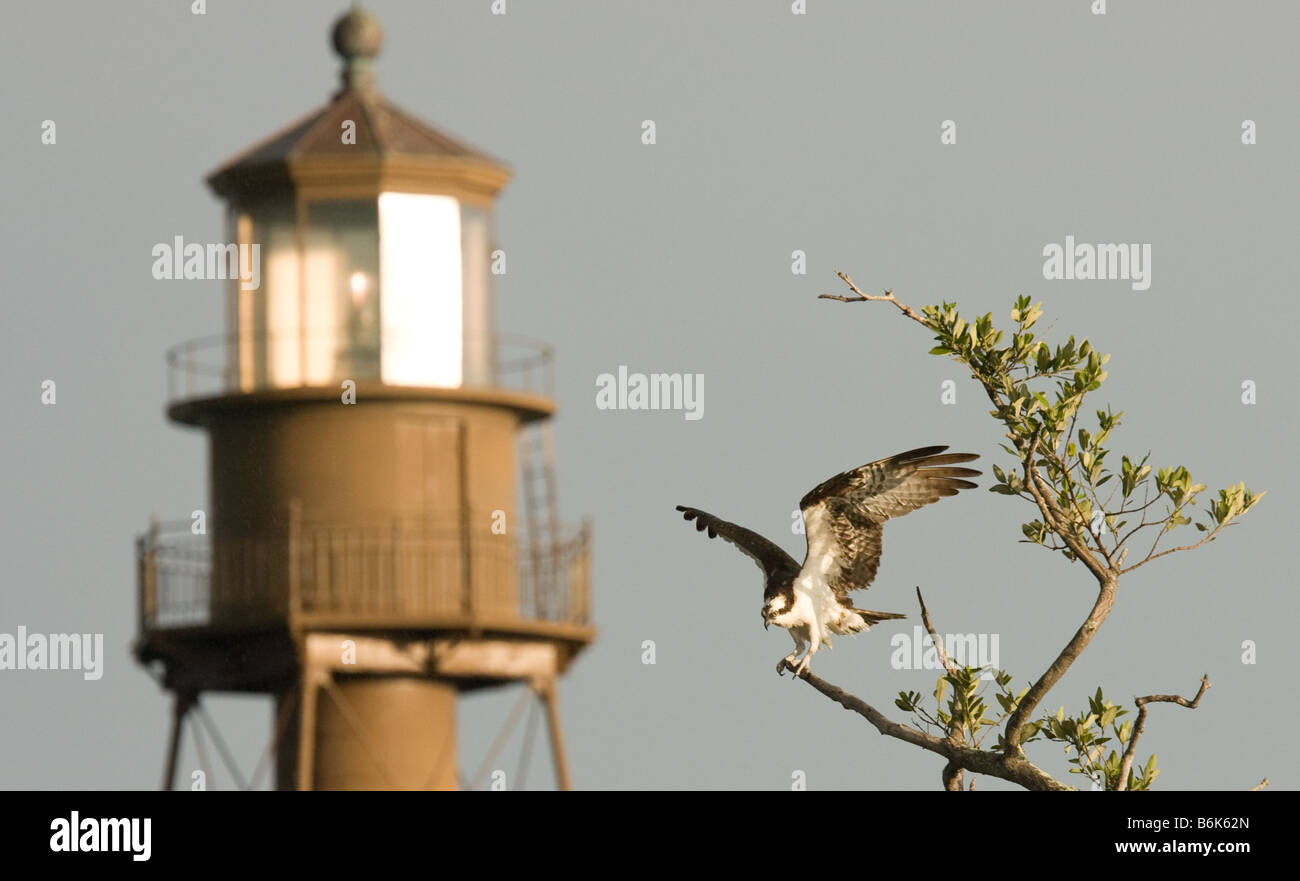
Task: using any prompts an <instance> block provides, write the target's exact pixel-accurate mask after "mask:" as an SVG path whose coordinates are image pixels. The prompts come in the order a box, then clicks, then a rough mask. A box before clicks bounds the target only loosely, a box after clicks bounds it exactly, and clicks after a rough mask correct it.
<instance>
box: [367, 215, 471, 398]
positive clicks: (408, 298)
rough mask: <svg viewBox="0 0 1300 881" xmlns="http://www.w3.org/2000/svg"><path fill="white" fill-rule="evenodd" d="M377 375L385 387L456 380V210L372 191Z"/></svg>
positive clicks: (459, 332)
mask: <svg viewBox="0 0 1300 881" xmlns="http://www.w3.org/2000/svg"><path fill="white" fill-rule="evenodd" d="M379 277H380V297H381V298H382V299H381V302H380V310H379V313H380V317H381V321H382V322H383V349H382V356H381V357H382V363H381V368H380V370H381V375H382V379H383V381H384V382H385V383H388V384H390V385H421V386H440V387H444V388H445V387H458V386H460V385H461V383H462V364H463V355H462V352H463V347H464V339H463V324H464V320H463V314H464V312H463V309H464V304H463V302H462V290H461V244H460V205H459V203H457V201H456V200H455V199H454V198H452V197H451V196H427V195H419V194H415V193H380V194H379Z"/></svg>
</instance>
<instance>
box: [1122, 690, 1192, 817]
mask: <svg viewBox="0 0 1300 881" xmlns="http://www.w3.org/2000/svg"><path fill="white" fill-rule="evenodd" d="M1209 690H1210V674H1208V673H1206V674H1205V675H1204V676H1202V677H1201V690H1200V691H1198V692H1196V697H1194V698H1192V699H1191V700H1190V701H1189V700H1188V699H1187V698H1185V697H1179V696H1178V695H1176V694H1149V695H1147V696H1146V697H1139V698H1134V701H1133V702H1134V703H1135V704H1137V708H1138V715H1137V720H1136V721H1135V722H1134V723H1133V733H1132V734H1131V735H1130V736H1129V739H1128V746H1127V747H1125V748H1124V757H1123V758H1122V759H1120V763H1119V782H1117V783H1116V784H1115V790H1116V791H1117V792H1123V791H1125V790H1127V789H1128V775H1129V771H1130V769H1131V768H1132V767H1133V756H1134V754H1135V753H1136V752H1137V743H1138V738H1139V737H1141V736H1142V729H1143V727H1144V726H1145V725H1146V723H1147V704H1149V703H1167V704H1178V706H1180V707H1187V708H1188V709H1192V710H1194V709H1196V705H1197V704H1199V703H1200V702H1201V698H1202V697H1203V696H1204V695H1205V692H1207V691H1209Z"/></svg>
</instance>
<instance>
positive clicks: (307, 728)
mask: <svg viewBox="0 0 1300 881" xmlns="http://www.w3.org/2000/svg"><path fill="white" fill-rule="evenodd" d="M319 687H320V686H319V683H318V682H317V674H316V669H315V668H314V667H313V666H312V665H311V662H310V661H309V660H304V662H303V666H302V685H301V688H302V703H301V708H302V712H301V713H299V716H298V789H299V791H303V792H305V791H309V790H310V789H311V788H312V786H313V784H314V783H315V770H316V697H317V694H318V693H319Z"/></svg>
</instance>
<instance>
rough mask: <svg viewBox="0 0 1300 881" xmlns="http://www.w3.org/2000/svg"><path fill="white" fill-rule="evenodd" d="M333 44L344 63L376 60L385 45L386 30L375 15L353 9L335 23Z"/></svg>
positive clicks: (356, 8)
mask: <svg viewBox="0 0 1300 881" xmlns="http://www.w3.org/2000/svg"><path fill="white" fill-rule="evenodd" d="M333 42H334V51H335V52H337V53H338V54H339V55H340V56H341V57H342V58H343V59H344V61H352V60H353V59H370V58H374V57H375V56H376V55H378V54H379V49H380V48H381V47H382V46H383V44H384V29H383V28H381V27H380V26H379V20H378V19H376V18H375V17H374V16H373V15H371V14H370V13H368V12H366V11H365V10H363V9H360V8H358V7H353V8H352V9H351V10H349V11H348V12H347V13H346V14H345V15H343V16H341V17H340V18H339V20H338V21H337V22H335V23H334V36H333Z"/></svg>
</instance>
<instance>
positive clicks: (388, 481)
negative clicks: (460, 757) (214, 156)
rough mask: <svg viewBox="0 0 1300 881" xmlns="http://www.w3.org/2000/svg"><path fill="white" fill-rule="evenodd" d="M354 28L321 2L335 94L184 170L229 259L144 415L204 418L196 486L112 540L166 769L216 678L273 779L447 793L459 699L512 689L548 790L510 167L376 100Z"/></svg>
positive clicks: (568, 573) (559, 538) (555, 604)
mask: <svg viewBox="0 0 1300 881" xmlns="http://www.w3.org/2000/svg"><path fill="white" fill-rule="evenodd" d="M380 42H381V32H380V28H379V26H378V24H377V23H376V22H375V20H374V19H373V18H371V17H370V16H369V15H367V14H366V13H364V12H362V11H360V10H357V9H354V10H352V11H351V12H349V13H348V14H346V15H344V16H343V17H342V18H341V19H339V21H338V22H337V24H336V26H335V28H334V32H333V43H334V48H335V49H336V51H337V52H338V53H339V55H340V56H342V58H343V62H344V69H343V78H342V86H341V88H340V89H339V91H338V92H337V93H336V94H335V96H334V98H333V100H332V101H331V102H330V103H329V104H328V105H327V106H325V107H324V108H322V109H320V110H318V111H316V112H314V113H312V114H311V115H310V116H308V117H306V118H304V119H302V120H300V121H298V122H295V123H293V124H292V125H291V126H289V127H288V128H287V129H285V130H284V131H282V132H280V133H278V134H275V135H273V136H271V137H270V138H268V139H267V140H265V141H263V142H262V143H260V144H258V145H256V146H254V147H252V148H251V149H249V150H248V151H246V152H245V153H243V154H242V155H241V156H239V157H237V158H235V159H234V160H232V161H230V162H229V163H227V164H226V165H225V166H223V167H222V168H221V169H219V170H218V171H217V172H215V173H214V174H213V175H212V176H211V177H210V178H209V179H208V183H209V184H210V186H211V187H212V189H213V190H214V191H215V192H216V193H217V194H218V195H219V196H220V197H222V198H223V199H224V200H225V201H226V204H227V206H228V207H227V216H228V229H229V233H228V235H229V242H230V245H228V246H226V248H225V249H224V250H223V249H221V248H217V249H215V250H216V251H217V252H218V255H219V256H220V255H222V254H224V255H227V256H229V258H230V265H232V266H233V264H234V263H235V262H238V263H239V266H240V272H239V273H232V275H237V276H238V277H232V278H231V280H230V281H229V282H228V308H227V322H228V326H227V333H225V334H223V335H220V336H217V337H210V338H206V339H203V340H197V341H194V342H192V343H187V344H183V345H181V346H178V347H176V348H174V349H173V350H172V351H171V352H170V353H169V355H168V363H169V380H170V382H169V393H170V395H171V400H170V401H169V406H168V415H169V417H170V418H171V419H172V420H173V421H175V422H178V423H181V424H184V425H190V426H197V427H200V428H202V429H203V430H205V431H206V433H207V436H208V440H209V455H210V504H209V507H208V508H207V509H206V510H203V511H196V512H195V516H194V517H193V518H192V520H191V521H190V522H187V523H185V524H184V525H183V527H182V528H180V529H176V530H174V531H172V530H167V529H164V528H163V527H162V526H161V525H158V524H155V525H154V526H153V527H152V528H151V529H150V531H149V533H148V534H147V535H146V536H143V537H142V538H141V539H140V540H139V543H138V548H139V571H140V584H139V591H140V636H139V640H138V642H137V646H136V652H137V655H138V657H139V658H140V660H141V662H142V663H145V664H148V665H155V666H158V667H160V670H161V676H162V682H163V684H164V685H165V686H166V687H167V688H168V689H170V690H172V691H174V692H175V694H176V713H175V720H174V726H173V731H172V741H171V753H170V756H169V759H168V770H167V772H166V779H165V781H164V783H165V785H168V786H170V785H171V783H172V780H173V778H174V776H175V771H176V768H175V764H176V751H177V747H178V743H179V736H180V731H181V727H182V724H183V722H184V720H185V719H186V717H187V715H188V714H189V712H190V710H191V709H192V708H193V707H194V706H195V705H196V702H197V701H198V700H199V696H200V694H201V693H202V692H204V691H242V692H262V693H267V694H270V695H273V696H274V698H275V701H276V707H277V713H276V719H275V724H274V725H273V726H272V727H273V731H272V734H271V736H272V743H273V745H274V753H275V755H276V762H275V768H276V782H277V785H278V786H279V788H282V789H292V788H298V789H312V788H322V789H356V788H408V789H424V788H438V789H452V788H457V786H458V785H459V783H458V778H457V774H456V767H457V753H458V750H457V744H456V736H455V735H456V724H455V720H456V716H455V709H456V697H457V694H458V693H459V692H460V691H463V690H467V689H471V688H476V687H483V686H488V685H494V684H502V683H507V682H512V681H514V682H518V681H523V682H526V683H528V684H529V685H530V686H531V687H532V688H533V689H534V690H535V691H536V692H537V694H538V695H539V696H540V697H541V698H542V700H543V701H544V703H545V705H546V708H547V710H548V712H549V721H550V731H551V737H552V746H553V747H554V755H555V760H556V769H557V775H558V779H559V783H560V785H561V786H562V787H566V786H567V772H566V770H565V763H564V756H563V750H562V748H561V746H560V739H559V723H558V715H557V711H556V705H555V681H556V679H557V677H558V676H559V675H560V674H562V673H563V672H564V671H565V670H566V669H567V667H568V665H569V663H570V662H571V661H572V659H573V658H574V656H575V655H576V654H577V653H578V652H579V651H581V650H582V649H583V648H584V647H585V646H586V645H587V644H588V643H589V642H590V641H591V640H592V639H593V637H594V630H593V629H592V627H591V624H590V599H589V597H590V587H589V581H588V570H589V566H588V560H589V555H590V543H589V532H588V530H587V528H586V527H583V528H581V529H577V530H565V529H564V528H563V527H561V526H560V525H559V524H558V523H557V522H556V517H555V502H554V477H553V470H552V465H551V462H550V444H549V434H548V426H549V422H548V420H549V419H550V417H551V415H552V413H553V411H554V403H553V400H552V399H551V397H550V393H551V389H550V378H551V372H550V351H549V349H547V348H546V347H544V346H540V345H537V344H534V343H531V342H528V341H523V340H519V339H517V338H503V337H500V336H499V335H497V334H496V333H495V332H494V327H493V303H492V301H493V291H492V281H493V273H492V271H491V266H492V260H493V259H494V256H493V251H494V247H495V246H494V245H493V233H492V216H493V201H494V199H495V197H496V195H497V193H498V192H499V191H500V190H501V188H502V187H503V186H504V185H505V183H506V180H507V178H508V176H509V172H508V171H507V169H506V168H504V167H503V166H502V165H501V164H500V163H498V162H497V161H495V160H493V159H491V158H490V157H488V156H485V155H483V154H481V153H478V152H476V151H474V150H472V149H470V148H468V147H466V146H464V145H463V144H461V143H459V142H457V141H455V140H453V139H451V138H449V137H447V136H446V135H444V134H442V133H441V132H438V131H436V130H434V129H433V128H431V127H429V126H427V125H425V124H424V123H422V122H420V121H419V120H417V119H414V118H413V117H411V116H409V115H407V114H406V113H404V112H402V111H401V110H399V109H397V108H395V107H393V106H392V105H391V104H389V103H388V102H387V101H386V100H385V99H384V98H383V96H382V95H380V94H379V92H378V91H377V90H376V88H375V85H374V80H373V73H372V68H371V65H372V61H373V59H374V57H375V56H376V55H377V54H378V52H379V48H380ZM209 250H210V251H211V250H214V249H209ZM236 253H237V255H238V260H237V261H236ZM209 259H211V258H209ZM517 478H518V479H517ZM517 499H518V500H519V501H520V503H521V504H519V505H518V506H517V505H516V501H517Z"/></svg>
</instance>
